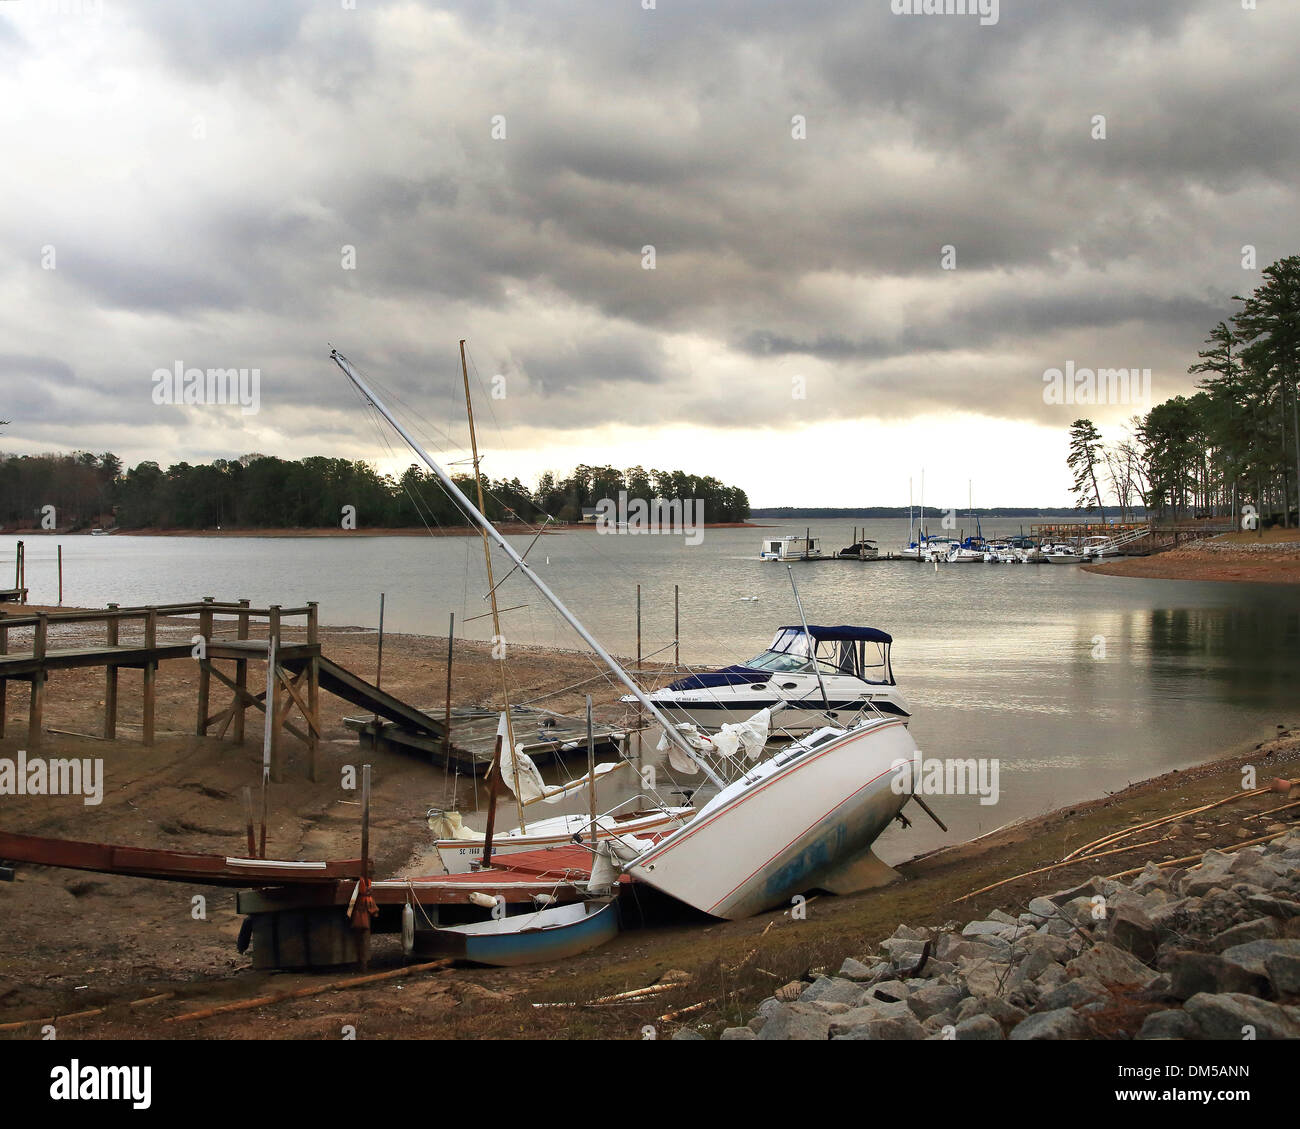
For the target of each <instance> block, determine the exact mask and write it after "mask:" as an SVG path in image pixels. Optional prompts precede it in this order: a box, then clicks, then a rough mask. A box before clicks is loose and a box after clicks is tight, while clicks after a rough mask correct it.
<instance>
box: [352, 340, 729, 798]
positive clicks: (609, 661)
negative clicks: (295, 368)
mask: <svg viewBox="0 0 1300 1129" xmlns="http://www.w3.org/2000/svg"><path fill="white" fill-rule="evenodd" d="M330 358H331V359H332V360H333V361H334V363H335V364H336V365H338V367H339V368H340V369H341V370H342V372H343V374H344V375H345V376H346V377H347V378H348V379H349V380H350V381H352V383H353V384H354V385H356V387H357V389H358V390H359V391H360V392H361V394H362V395H363V396H365V397H366V399H367V400H369V401H370V402H371V403H372V404H374V406H375V409H376V410H377V411H378V412H379V413H380V415H382V416H383V417H384V418H385V419H386V420H388V422H389V423H390V424H392V426H393V429H394V430H395V431H396V432H397V433H398V435H400V436H401V437H402V438H403V439H404V440H406V442H407V444H408V445H409V446H410V448H411V450H413V451H414V452H415V453H416V454H417V455H419V456H420V459H421V461H422V462H423V463H424V465H425V466H427V467H428V468H429V469H430V470H431V471H433V473H434V474H435V475H436V476H437V478H438V481H439V482H441V483H442V485H443V487H444V488H445V489H446V490H447V493H448V494H450V495H451V497H452V499H453V500H454V501H455V502H456V504H457V505H458V506H459V507H460V509H461V512H462V513H464V514H465V516H466V517H468V518H469V519H470V520H471V521H472V522H474V523H475V524H476V525H477V526H478V527H479V528H480V529H482V530H483V532H484V533H486V534H487V535H488V536H489V537H491V538H492V540H493V541H495V542H496V544H497V546H498V547H499V548H500V549H501V551H502V552H503V553H505V555H506V556H508V557H509V558H510V559H511V560H512V561H514V562H515V564H516V565H518V566H519V571H520V572H522V573H523V574H524V575H525V576H526V577H528V579H529V581H530V582H531V583H532V585H533V587H535V588H536V589H537V590H538V591H539V592H540V593H541V594H542V596H543V597H544V598H545V599H546V600H547V602H548V603H549V604H550V605H551V606H552V607H553V608H555V610H556V611H557V612H559V613H560V616H561V617H562V618H563V619H564V622H565V623H567V624H568V625H569V626H570V627H572V628H573V630H574V631H576V632H577V633H578V635H579V637H580V638H581V639H582V641H583V642H584V643H586V644H587V646H588V647H590V648H591V649H592V651H594V652H595V653H596V656H597V657H598V658H599V659H600V660H601V662H603V663H604V664H605V665H606V666H607V667H609V669H610V672H611V673H612V674H613V675H614V677H616V678H617V679H618V680H619V681H620V682H621V683H622V684H623V685H624V686H626V687H627V689H628V691H629V692H630V693H631V694H632V695H633V696H634V697H635V698H636V699H637V701H639V702H640V703H641V704H642V705H643V706H645V708H646V709H647V710H648V711H649V713H650V716H651V717H653V718H654V719H655V721H657V722H658V723H659V724H660V725H662V726H663V728H664V732H665V734H666V735H667V737H668V739H669V740H670V741H672V742H673V743H674V744H676V745H677V747H678V748H679V749H681V751H682V753H683V755H685V756H687V757H689V758H690V759H691V760H692V761H694V762H695V763H696V764H697V765H699V767H700V770H701V771H702V772H703V773H704V775H705V776H706V777H707V778H708V780H709V781H710V782H711V783H712V784H714V785H715V786H716V787H718V788H725V787H726V782H725V781H724V780H723V779H722V777H720V776H719V775H718V774H717V773H716V772H715V771H714V770H713V768H712V767H711V766H710V765H709V764H708V763H707V762H706V761H704V760H703V759H701V757H700V756H699V754H698V753H697V752H696V751H695V750H694V749H692V748H691V746H690V744H689V743H688V742H687V741H686V739H685V738H684V737H682V735H681V734H680V733H679V732H678V731H677V728H676V726H674V725H673V723H672V722H671V721H669V720H668V718H667V717H666V716H665V715H664V712H663V711H662V710H661V709H660V708H659V707H658V706H656V705H655V704H654V703H653V702H652V701H650V699H649V697H648V696H647V695H646V692H645V691H644V690H643V689H641V687H640V686H638V685H637V684H636V682H635V680H633V679H632V678H631V677H630V676H629V675H628V673H627V671H625V670H624V669H623V668H622V667H621V666H620V665H619V664H618V661H617V660H616V659H615V658H614V656H613V655H611V654H610V653H609V652H608V651H607V650H606V649H605V648H604V647H602V646H601V645H600V643H599V642H598V641H597V640H596V637H595V636H594V635H592V633H591V632H590V631H588V630H587V628H586V627H585V626H584V625H583V623H582V621H581V620H579V619H578V617H577V616H575V615H574V614H573V613H572V612H571V611H569V609H568V608H567V607H565V606H564V603H563V602H562V601H561V600H560V598H559V597H558V596H556V595H555V593H554V592H552V591H551V590H550V588H549V587H547V585H546V582H545V581H544V580H543V579H542V578H541V577H540V576H538V575H537V573H536V572H535V571H533V568H532V566H530V565H529V564H528V563H527V562H526V561H525V560H524V559H523V557H521V556H520V555H519V554H518V553H517V552H516V551H515V549H514V547H513V546H512V545H511V544H510V542H509V541H507V540H506V539H505V538H504V537H503V536H502V535H501V534H500V532H499V531H498V530H497V529H496V528H495V527H494V526H493V525H492V523H491V522H489V521H488V520H487V518H485V517H484V516H483V514H482V513H480V512H479V510H478V509H477V507H475V505H474V503H473V502H471V501H470V500H469V499H468V498H467V497H466V496H465V494H464V492H463V491H462V490H461V489H460V487H459V486H457V485H456V483H455V482H454V481H453V480H452V477H451V475H449V474H448V473H447V472H446V471H445V470H443V469H442V467H440V466H439V465H438V464H437V463H436V462H434V460H433V459H432V458H431V457H430V456H429V454H428V452H426V451H425V450H424V448H423V447H421V446H420V445H419V443H417V442H416V441H415V439H414V438H413V437H412V436H411V433H410V432H409V431H408V430H407V429H406V428H405V427H403V426H402V424H401V423H399V422H398V420H397V419H396V418H394V416H393V414H392V413H391V412H390V411H389V410H388V408H387V407H386V406H385V405H384V404H382V403H381V402H380V401H379V400H378V399H376V397H375V394H374V393H373V392H372V391H371V390H370V386H369V385H368V384H366V382H365V381H364V380H363V379H362V378H361V377H360V375H358V374H357V372H356V370H355V369H353V367H352V364H351V362H349V361H348V359H347V358H346V357H345V356H343V354H342V353H340V352H339V351H338V350H337V349H335V350H333V351H332V352H331V353H330Z"/></svg>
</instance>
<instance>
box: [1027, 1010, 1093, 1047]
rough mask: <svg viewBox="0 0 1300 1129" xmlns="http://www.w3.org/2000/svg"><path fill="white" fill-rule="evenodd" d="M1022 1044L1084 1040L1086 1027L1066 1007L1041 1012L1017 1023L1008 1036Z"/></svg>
mask: <svg viewBox="0 0 1300 1129" xmlns="http://www.w3.org/2000/svg"><path fill="white" fill-rule="evenodd" d="M1009 1037H1010V1038H1011V1039H1013V1040H1017V1041H1021V1042H1023V1041H1024V1040H1026V1039H1086V1038H1087V1037H1088V1025H1087V1024H1086V1023H1085V1022H1084V1021H1083V1020H1082V1019H1080V1018H1079V1017H1078V1016H1077V1015H1075V1014H1074V1011H1073V1009H1071V1008H1068V1007H1061V1008H1057V1009H1056V1010H1055V1011H1042V1012H1039V1013H1038V1014H1037V1015H1031V1016H1030V1017H1029V1018H1028V1019H1025V1020H1022V1021H1021V1022H1020V1023H1017V1024H1016V1026H1015V1028H1014V1029H1013V1030H1012V1032H1011V1035H1010V1036H1009Z"/></svg>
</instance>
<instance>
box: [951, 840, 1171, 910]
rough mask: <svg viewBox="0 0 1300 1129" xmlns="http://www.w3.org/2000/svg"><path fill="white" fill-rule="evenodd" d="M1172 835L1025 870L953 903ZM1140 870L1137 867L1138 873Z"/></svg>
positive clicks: (1136, 848) (1117, 853) (955, 899)
mask: <svg viewBox="0 0 1300 1129" xmlns="http://www.w3.org/2000/svg"><path fill="white" fill-rule="evenodd" d="M1171 838H1173V836H1172V835H1165V836H1163V837H1161V838H1159V839H1150V840H1148V841H1147V842H1145V843H1134V844H1133V845H1132V846H1129V847H1116V848H1115V849H1114V850H1113V851H1102V852H1100V853H1099V854H1095V855H1084V856H1083V857H1082V858H1067V859H1062V860H1061V861H1060V862H1054V863H1052V864H1051V865H1050V866H1040V867H1039V868H1038V869H1037V870H1026V871H1025V872H1024V873H1023V874H1013V875H1012V876H1011V877H1010V878H1003V879H1000V880H999V881H997V882H993V883H990V884H989V885H988V886H983V887H981V888H980V889H978V890H972V891H971V892H970V893H969V894H963V895H962V896H961V897H960V898H954V899H953V901H954V902H964V901H968V900H969V899H971V898H973V897H975V896H976V895H977V894H987V893H988V892H989V891H990V890H996V889H997V888H998V887H999V886H1005V885H1006V884H1007V883H1008V882H1014V881H1016V879H1017V878H1032V877H1033V876H1034V875H1035V874H1046V873H1047V872H1048V871H1049V870H1060V868H1061V867H1063V866H1074V865H1075V864H1076V863H1082V862H1091V861H1092V860H1093V859H1104V858H1106V857H1107V856H1108V855H1122V854H1123V853H1124V852H1125V851H1136V850H1138V849H1139V848H1141V847H1153V846H1155V845H1156V844H1157V843H1167V842H1168V841H1169V840H1170V839H1171ZM1141 869H1142V868H1141V867H1139V868H1138V870H1139V871H1140V870H1141Z"/></svg>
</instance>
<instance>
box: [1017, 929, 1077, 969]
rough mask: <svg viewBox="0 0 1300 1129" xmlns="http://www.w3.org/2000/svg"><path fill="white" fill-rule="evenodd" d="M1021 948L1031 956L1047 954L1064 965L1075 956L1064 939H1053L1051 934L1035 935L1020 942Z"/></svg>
mask: <svg viewBox="0 0 1300 1129" xmlns="http://www.w3.org/2000/svg"><path fill="white" fill-rule="evenodd" d="M1019 944H1020V946H1021V948H1023V949H1024V951H1025V952H1026V953H1027V954H1029V955H1031V956H1032V955H1034V954H1036V953H1039V952H1045V953H1047V955H1048V956H1049V957H1051V958H1052V960H1054V961H1059V962H1060V963H1061V964H1064V963H1065V962H1066V961H1067V960H1069V959H1070V957H1071V956H1073V955H1074V954H1073V952H1072V951H1071V949H1070V946H1069V944H1068V943H1067V942H1066V941H1065V939H1064V938H1062V937H1053V936H1052V935H1051V934H1050V933H1035V934H1033V936H1030V937H1025V938H1024V939H1023V940H1022V941H1020V942H1019Z"/></svg>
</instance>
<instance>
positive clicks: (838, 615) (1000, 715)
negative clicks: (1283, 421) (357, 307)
mask: <svg viewBox="0 0 1300 1129" xmlns="http://www.w3.org/2000/svg"><path fill="white" fill-rule="evenodd" d="M856 524H858V525H861V524H862V523H861V522H858V523H856ZM854 525H855V523H854V522H852V521H839V520H836V521H829V520H821V521H811V522H799V523H792V524H788V525H784V524H779V523H777V524H773V525H772V526H771V527H770V528H764V529H710V530H706V531H705V532H704V536H703V540H702V542H701V543H700V544H698V545H696V546H690V545H687V544H686V543H685V542H684V540H683V538H681V537H680V536H646V535H642V536H632V535H622V536H602V535H599V534H597V533H595V532H594V531H589V530H584V531H576V532H571V533H564V534H559V535H555V536H547V537H545V538H542V539H541V540H540V541H539V542H538V543H537V545H536V546H535V547H534V548H533V549H532V552H531V554H530V556H529V561H530V563H532V564H534V565H535V566H536V567H537V569H538V571H539V572H540V574H541V575H542V576H543V578H544V579H545V580H546V581H547V583H548V584H549V585H551V587H552V588H553V589H554V590H555V592H556V593H557V595H559V596H560V598H561V599H562V600H564V601H565V602H566V603H567V604H568V605H569V606H570V607H571V608H572V609H573V610H574V611H575V612H576V613H577V615H578V616H579V618H580V619H582V620H583V621H584V622H585V623H586V624H587V625H588V627H589V628H590V629H591V630H592V631H593V632H594V633H595V634H596V635H597V637H598V638H600V639H601V641H602V642H603V643H604V644H605V645H606V646H607V647H609V648H610V649H611V650H613V651H614V652H615V653H616V654H622V655H631V654H634V653H635V649H636V585H637V584H640V585H641V591H642V633H643V651H644V653H645V654H646V655H647V656H650V655H651V654H653V653H654V652H656V651H658V652H660V653H661V654H662V655H663V657H665V658H667V659H669V660H670V659H671V657H672V650H671V645H672V638H673V585H674V584H677V585H679V586H680V591H681V653H682V659H683V661H685V662H688V663H692V664H696V665H701V666H704V665H709V666H713V665H724V664H726V663H731V662H740V661H744V660H745V659H747V658H750V657H752V656H753V655H755V654H757V653H758V652H759V651H760V650H762V649H763V647H764V646H765V645H766V643H767V642H768V641H769V639H770V638H771V636H772V633H773V631H774V630H775V628H776V627H778V626H779V625H782V624H788V623H795V622H798V613H797V612H796V610H795V607H794V601H793V598H792V595H791V588H790V577H789V573H788V572H787V569H786V567H785V566H784V565H779V564H776V563H773V562H764V561H759V560H758V559H757V554H758V549H759V543H760V541H761V540H762V538H763V536H764V535H768V536H776V535H780V534H784V533H800V534H801V533H802V532H803V530H804V528H805V526H811V528H812V532H813V535H814V536H820V537H821V538H822V544H823V548H824V549H826V550H834V549H838V548H840V547H841V546H842V545H847V544H848V543H849V542H850V540H851V534H852V530H853V528H854ZM1019 528H1020V523H1019V522H1018V521H1008V522H1001V523H999V522H986V523H985V526H984V532H985V535H986V536H987V535H990V534H1005V533H1015V532H1017V531H1018V530H1019ZM866 529H867V535H868V536H870V537H872V538H875V539H876V540H878V541H879V543H880V546H881V550H882V551H886V550H889V549H894V550H897V548H899V547H900V546H901V545H902V544H904V543H905V542H906V540H907V522H906V520H894V521H875V522H867V523H866ZM25 540H26V544H27V583H28V586H29V587H30V588H31V590H32V594H31V598H32V600H33V601H38V602H47V603H52V602H54V600H55V599H56V592H57V587H56V585H57V575H56V571H55V551H56V548H57V546H58V545H59V544H62V545H63V547H64V603H65V604H70V605H82V606H92V607H93V606H102V605H103V604H105V603H107V602H109V601H114V602H117V603H120V604H145V603H165V602H174V601H182V600H190V599H197V598H199V597H202V596H205V595H212V596H216V597H217V598H218V599H235V598H238V597H242V596H247V597H249V598H250V599H252V601H253V602H254V604H263V605H264V604H267V603H272V602H274V603H279V604H282V605H286V606H288V605H296V604H301V603H304V602H305V601H307V600H317V601H318V602H319V603H320V607H321V620H322V622H323V623H327V624H333V625H345V624H346V625H352V624H356V625H368V626H374V625H376V624H377V622H378V607H379V594H380V592H384V593H386V613H385V623H386V627H387V629H388V630H391V631H404V632H415V633H428V634H438V635H444V634H445V633H446V628H447V618H448V613H449V612H452V611H454V612H455V613H456V621H457V633H458V635H460V634H466V633H467V634H470V635H472V636H474V637H477V638H481V639H486V638H488V637H489V636H490V635H491V627H490V624H491V620H490V618H486V617H484V618H481V619H477V620H469V617H471V616H481V615H482V614H483V613H484V612H486V611H487V610H488V605H487V603H486V602H485V601H484V600H483V599H482V598H481V596H482V593H483V592H485V591H486V585H485V584H484V581H483V569H482V549H481V545H480V543H479V541H478V540H477V539H476V538H471V537H457V538H426V537H418V538H417V537H365V536H364V535H357V536H355V537H334V538H310V539H308V538H239V539H224V538H176V537H95V538H91V537H85V536H80V537H66V538H52V537H27V538H26V539H25ZM14 541H15V538H14V537H13V536H10V535H3V536H0V584H2V585H5V586H7V585H8V584H9V583H10V580H9V577H11V576H12V567H13V565H12V562H13V553H14ZM528 541H529V538H527V537H518V538H512V543H513V544H514V545H516V547H518V548H520V549H522V548H524V547H525V546H526V545H527V543H528ZM507 567H508V562H506V563H498V565H497V575H498V578H499V577H500V576H501V575H502V573H503V572H504V571H505V570H506V568H507ZM6 568H7V569H8V570H9V571H7V572H6V571H4V570H5V569H6ZM794 573H795V576H796V578H797V580H798V583H799V588H800V593H801V595H802V598H803V602H804V608H805V610H806V612H807V616H808V620H809V622H811V623H849V624H865V625H870V626H875V627H880V628H882V629H884V630H886V631H888V632H890V633H891V634H892V635H893V636H894V639H895V643H894V652H893V658H894V670H895V675H896V677H897V679H898V682H899V685H900V687H901V688H902V689H903V691H904V692H905V693H906V695H907V696H908V699H909V701H910V703H911V706H912V709H913V713H914V718H913V721H912V723H911V728H912V732H913V734H914V735H915V737H916V739H917V742H918V743H919V744H920V746H921V749H922V751H923V752H924V753H925V755H926V756H933V757H946V756H962V757H985V758H997V759H998V761H999V763H1000V790H1001V797H1000V801H999V803H997V804H996V805H993V806H984V805H981V804H979V803H978V801H977V800H976V799H974V798H971V797H943V798H939V799H938V800H936V801H935V802H933V803H932V806H933V807H935V808H936V810H937V811H939V812H940V814H941V815H942V816H943V817H944V818H945V820H946V821H947V822H948V823H949V826H950V827H951V834H950V835H948V836H944V835H943V834H942V833H940V832H939V831H938V829H937V828H935V827H933V825H931V824H930V823H929V821H928V820H925V818H924V816H922V815H920V813H919V812H918V813H917V816H918V822H917V823H916V825H915V826H914V828H913V829H912V830H910V831H905V832H904V831H897V830H896V831H891V832H890V833H889V834H888V835H887V836H886V837H885V839H884V840H882V843H881V854H882V856H883V857H885V858H886V859H898V858H900V857H905V856H907V855H909V854H912V853H915V852H916V851H919V850H924V849H928V848H930V847H933V846H936V845H939V844H941V843H944V842H953V841H957V840H959V839H962V838H967V837H969V836H972V835H977V834H980V833H982V832H985V831H989V830H991V829H993V828H995V827H998V826H1001V825H1003V824H1005V823H1007V822H1010V821H1012V820H1014V819H1018V818H1021V817H1023V816H1026V815H1031V814H1036V813H1038V812H1042V811H1045V810H1049V809H1050V808H1053V807H1056V806H1059V805H1061V804H1066V803H1070V802H1073V801H1077V800H1082V799H1087V798H1091V797H1094V796H1097V795H1099V794H1100V793H1101V792H1102V791H1103V790H1107V791H1109V790H1114V789H1116V788H1121V787H1123V786H1124V785H1126V784H1128V783H1129V782H1132V781H1137V780H1140V779H1144V778H1146V777H1149V776H1152V775H1156V774H1158V773H1161V772H1164V771H1167V770H1169V769H1171V768H1175V767H1184V766H1187V765H1191V764H1194V763H1197V762H1199V761H1202V760H1205V759H1207V758H1208V757H1210V756H1212V755H1213V754H1215V753H1217V752H1219V751H1221V750H1223V749H1225V748H1226V747H1228V746H1230V745H1232V744H1235V743H1238V742H1243V741H1247V740H1261V739H1263V738H1264V737H1265V736H1267V735H1269V734H1270V733H1271V732H1272V731H1273V729H1274V727H1275V726H1276V725H1277V724H1279V723H1286V724H1294V723H1297V722H1300V690H1298V688H1300V588H1297V587H1295V586H1281V585H1277V586H1275V585H1254V584H1240V585H1233V584H1226V583H1213V582H1207V583H1200V582H1188V581H1158V580H1139V579H1128V578H1122V577H1106V576H1097V575H1094V574H1091V573H1085V572H1083V571H1081V570H1080V569H1079V568H1078V567H1077V566H1063V565H983V564H972V565H962V566H950V567H946V568H941V569H940V570H939V571H938V572H936V571H935V570H934V568H933V566H930V565H918V564H916V563H914V562H904V561H895V562H877V563H869V564H864V563H859V562H848V561H833V562H829V561H828V562H819V563H807V564H798V565H796V566H795V567H794ZM745 596H757V597H758V599H757V600H750V601H746V600H742V599H741V597H745ZM500 603H501V606H502V607H503V608H505V607H511V606H513V605H525V606H524V607H521V608H519V609H518V610H514V611H510V612H507V613H505V615H504V617H503V624H504V630H505V634H506V636H507V639H513V640H517V641H520V642H527V643H539V644H547V645H552V646H563V647H568V648H580V647H581V646H582V644H581V643H580V641H579V640H578V639H577V638H576V636H574V635H573V634H572V632H571V631H570V630H569V629H568V627H567V626H566V625H564V624H563V623H562V622H561V621H560V620H559V618H558V616H557V615H556V614H555V613H554V612H552V611H551V610H550V609H549V608H548V607H547V606H546V605H545V604H544V603H543V602H542V601H541V600H540V598H539V596H538V595H537V593H536V592H535V591H534V590H533V589H532V588H531V586H530V585H529V584H528V582H527V581H525V580H523V579H522V578H521V577H519V576H518V575H517V574H516V575H515V576H514V577H512V578H510V579H509V580H507V581H506V582H505V583H504V584H503V585H502V587H501V590H500ZM467 620H469V622H467ZM1103 648H1104V651H1103ZM430 696H431V697H438V696H440V694H439V693H438V692H436V691H435V690H434V689H433V688H432V687H431V695H430ZM647 747H648V746H647ZM603 799H604V797H603V794H602V800H603ZM435 800H436V798H431V802H434V801H435ZM602 806H604V805H603V803H602ZM561 810H566V809H563V808H560V809H556V811H561ZM547 814H555V811H548V812H547ZM471 822H473V821H471Z"/></svg>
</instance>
